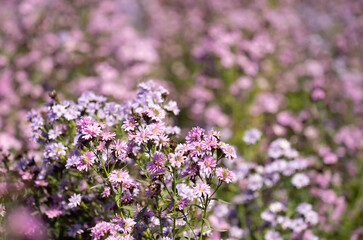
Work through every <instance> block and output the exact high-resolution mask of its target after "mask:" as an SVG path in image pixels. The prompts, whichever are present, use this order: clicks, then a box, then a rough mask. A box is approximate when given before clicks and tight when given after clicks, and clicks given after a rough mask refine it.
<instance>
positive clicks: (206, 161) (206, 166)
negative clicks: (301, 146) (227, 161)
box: [198, 155, 217, 176]
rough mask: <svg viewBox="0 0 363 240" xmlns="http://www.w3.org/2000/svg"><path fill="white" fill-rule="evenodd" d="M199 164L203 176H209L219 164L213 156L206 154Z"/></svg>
mask: <svg viewBox="0 0 363 240" xmlns="http://www.w3.org/2000/svg"><path fill="white" fill-rule="evenodd" d="M198 165H199V170H200V173H201V174H202V176H209V175H210V174H211V173H212V171H213V170H214V169H215V167H216V166H217V163H216V162H215V161H214V158H213V156H211V155H206V156H204V157H203V158H202V160H201V161H199V162H198Z"/></svg>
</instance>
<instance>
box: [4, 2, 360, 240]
mask: <svg viewBox="0 0 363 240" xmlns="http://www.w3.org/2000/svg"><path fill="white" fill-rule="evenodd" d="M0 5H1V8H0V116H1V118H0V129H1V131H0V147H1V149H2V151H3V152H4V153H8V152H12V153H24V152H26V153H27V152H31V151H32V149H36V147H37V146H36V145H35V144H34V143H32V142H29V134H30V130H29V127H28V126H27V125H26V124H25V122H26V121H25V114H26V112H27V111H29V110H30V109H31V108H35V107H39V106H41V105H42V104H44V103H46V102H47V101H49V97H48V92H49V91H51V90H56V91H57V93H58V95H59V97H60V99H61V100H64V99H72V100H76V99H77V98H78V96H79V95H80V94H81V93H82V92H84V91H86V90H92V91H95V92H96V93H98V94H102V95H105V96H107V97H108V98H109V99H111V100H114V101H118V102H122V101H123V100H126V99H130V98H132V97H133V96H134V95H135V90H136V86H137V84H138V83H140V82H142V81H145V80H147V79H150V78H151V79H154V81H155V82H157V83H158V84H161V85H163V86H165V87H166V88H167V89H168V90H169V91H170V92H171V97H170V98H171V99H174V100H176V101H177V102H178V104H179V106H180V108H181V112H180V114H179V116H178V117H177V118H176V119H175V121H176V124H178V125H179V126H180V127H181V128H182V130H183V129H188V128H190V127H192V126H201V127H204V128H211V127H214V128H216V129H219V130H220V131H221V133H222V138H223V139H224V140H226V141H228V142H229V143H231V144H233V145H234V146H236V148H237V149H238V151H239V152H240V154H241V155H242V156H243V157H244V158H245V159H248V160H250V161H255V162H258V163H262V160H261V159H263V158H261V156H260V155H259V153H256V151H255V150H253V149H252V150H250V151H248V150H246V148H245V144H244V143H243V142H242V136H243V134H244V132H245V131H246V130H247V129H249V128H251V127H257V128H259V129H260V130H261V131H262V132H263V134H264V136H265V137H266V142H264V141H262V142H261V143H260V144H261V148H265V149H266V146H267V142H268V140H271V139H274V138H277V137H284V138H287V139H288V140H289V141H290V142H291V143H292V144H293V145H294V146H295V147H296V149H297V150H298V151H299V152H301V153H302V154H303V155H306V156H311V157H312V158H313V159H314V161H315V170H314V171H315V172H313V173H311V174H312V175H313V176H315V177H316V176H320V175H321V176H325V178H324V180H326V179H329V180H326V181H328V183H326V181H325V183H326V184H325V185H324V184H323V183H321V182H319V181H318V180H317V182H316V183H315V184H316V187H315V189H313V190H312V191H311V192H310V194H311V196H312V197H313V198H316V199H320V200H319V201H318V200H317V201H318V203H316V204H317V205H318V206H320V208H319V209H320V211H321V212H320V214H321V215H323V216H325V218H322V220H321V222H320V224H321V228H320V229H321V235H323V236H325V237H327V239H348V238H349V237H350V236H353V235H351V234H352V233H353V232H354V231H357V230H359V227H360V226H363V219H362V217H361V216H362V214H363V211H362V209H363V190H362V187H361V183H362V180H363V178H362V176H363V169H362V163H363V161H362V147H363V129H362V125H363V118H362V113H363V55H362V54H363V1H357V0H314V1H312V0H311V1H310V0H306V1H299V0H281V1H279V0H255V1H248V0H183V1H177V0H169V1H168V0H153V1H150V0H103V1H96V0H76V1H71V0H51V1H50V0H25V1H22V0H0ZM314 174H315V175H314ZM319 174H320V175H319ZM317 179H319V178H317ZM320 179H321V178H320ZM329 194H330V195H329ZM324 196H329V197H326V198H323V197H324ZM322 199H323V200H322ZM319 204H320V205H319ZM360 231H362V230H360ZM356 234H358V233H356ZM354 236H355V235H354ZM357 236H359V235H357ZM357 239H358V238H357ZM360 239H363V238H360Z"/></svg>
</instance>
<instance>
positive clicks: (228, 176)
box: [216, 167, 234, 183]
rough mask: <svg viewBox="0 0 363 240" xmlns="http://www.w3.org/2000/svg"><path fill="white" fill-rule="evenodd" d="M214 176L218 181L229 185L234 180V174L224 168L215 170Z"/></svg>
mask: <svg viewBox="0 0 363 240" xmlns="http://www.w3.org/2000/svg"><path fill="white" fill-rule="evenodd" d="M216 176H217V178H218V179H219V181H222V182H225V183H230V182H231V181H232V180H233V178H234V173H233V172H231V171H229V170H228V169H226V168H222V167H218V168H217V169H216Z"/></svg>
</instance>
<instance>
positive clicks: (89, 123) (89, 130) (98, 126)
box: [77, 117, 105, 140]
mask: <svg viewBox="0 0 363 240" xmlns="http://www.w3.org/2000/svg"><path fill="white" fill-rule="evenodd" d="M104 128H105V125H104V124H103V123H100V122H98V121H95V120H92V118H90V117H82V118H81V119H80V120H78V121H77V129H78V131H79V132H80V133H81V135H82V139H84V140H90V139H93V138H95V137H98V136H99V135H101V133H102V130H103V129H104Z"/></svg>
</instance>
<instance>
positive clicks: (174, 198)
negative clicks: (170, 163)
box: [173, 168, 176, 240]
mask: <svg viewBox="0 0 363 240" xmlns="http://www.w3.org/2000/svg"><path fill="white" fill-rule="evenodd" d="M173 178H174V179H173V240H175V230H176V215H175V214H176V211H175V207H176V171H175V168H173Z"/></svg>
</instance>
